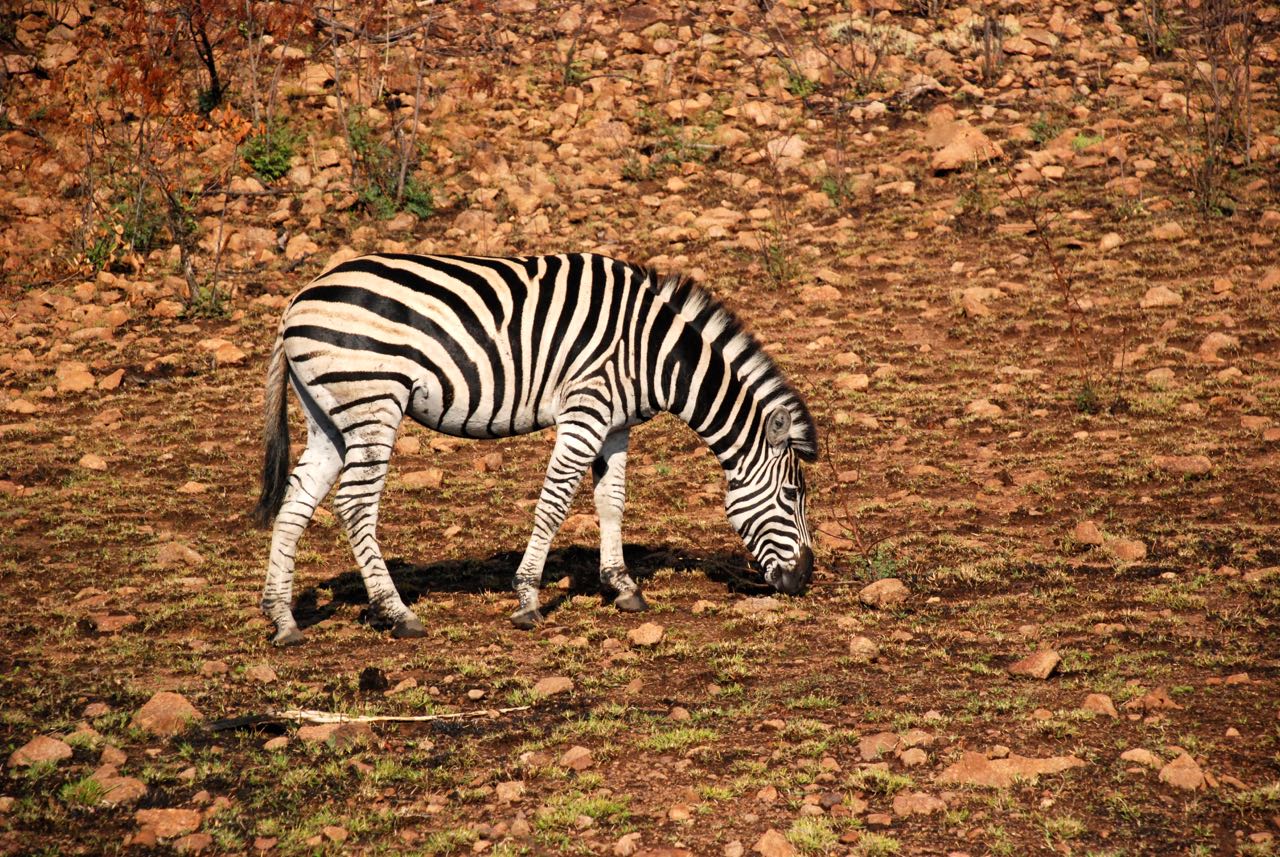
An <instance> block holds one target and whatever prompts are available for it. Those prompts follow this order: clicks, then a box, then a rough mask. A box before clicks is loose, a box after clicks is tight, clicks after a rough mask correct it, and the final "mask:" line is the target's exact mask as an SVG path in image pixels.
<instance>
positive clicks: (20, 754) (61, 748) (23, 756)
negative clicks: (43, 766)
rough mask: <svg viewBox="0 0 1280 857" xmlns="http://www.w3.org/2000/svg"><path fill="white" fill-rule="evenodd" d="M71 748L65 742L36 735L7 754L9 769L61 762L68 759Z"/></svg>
mask: <svg viewBox="0 0 1280 857" xmlns="http://www.w3.org/2000/svg"><path fill="white" fill-rule="evenodd" d="M71 755H72V750H71V746H70V745H69V744H67V743H66V742H65V741H61V740H59V739H57V738H50V737H49V736H48V735H37V736H36V737H34V738H32V739H31V740H30V741H28V742H27V743H25V744H23V745H22V746H21V747H19V748H18V749H16V750H14V751H13V752H12V753H10V754H9V767H11V768H26V767H30V766H31V765H36V764H39V763H41V762H54V763H57V762H61V761H63V760H64V759H70V758H71Z"/></svg>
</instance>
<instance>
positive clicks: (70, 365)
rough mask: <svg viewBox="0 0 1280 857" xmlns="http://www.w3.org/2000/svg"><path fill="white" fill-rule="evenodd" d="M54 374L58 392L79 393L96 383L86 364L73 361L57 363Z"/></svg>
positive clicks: (91, 387)
mask: <svg viewBox="0 0 1280 857" xmlns="http://www.w3.org/2000/svg"><path fill="white" fill-rule="evenodd" d="M54 374H55V377H56V379H57V381H58V392H59V393H81V392H83V391H85V390H90V389H93V385H94V384H96V383H97V382H96V381H95V380H94V377H93V373H91V372H90V371H89V367H88V366H86V365H84V364H83V363H77V362H74V361H68V362H66V363H61V364H59V365H58V370H57V372H56V373H54Z"/></svg>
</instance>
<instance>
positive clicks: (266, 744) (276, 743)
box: [262, 735, 289, 753]
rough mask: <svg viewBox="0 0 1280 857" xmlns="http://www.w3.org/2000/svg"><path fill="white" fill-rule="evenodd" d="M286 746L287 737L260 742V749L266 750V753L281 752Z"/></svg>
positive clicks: (287, 743)
mask: <svg viewBox="0 0 1280 857" xmlns="http://www.w3.org/2000/svg"><path fill="white" fill-rule="evenodd" d="M288 746H289V736H288V735H277V736H276V737H274V738H268V739H267V740H266V741H263V742H262V749H264V750H266V751H267V752H268V753H274V752H275V751H276V750H283V749H284V748H285V747H288Z"/></svg>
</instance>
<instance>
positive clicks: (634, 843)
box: [613, 831, 640, 857]
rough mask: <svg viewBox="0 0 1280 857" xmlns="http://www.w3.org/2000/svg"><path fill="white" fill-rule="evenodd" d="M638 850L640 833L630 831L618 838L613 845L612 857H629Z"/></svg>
mask: <svg viewBox="0 0 1280 857" xmlns="http://www.w3.org/2000/svg"><path fill="white" fill-rule="evenodd" d="M638 850H640V832H639V831H632V832H631V833H624V834H623V835H622V836H619V837H618V841H617V842H614V843H613V854H614V857H631V855H633V854H635V853H636V852H637V851H638Z"/></svg>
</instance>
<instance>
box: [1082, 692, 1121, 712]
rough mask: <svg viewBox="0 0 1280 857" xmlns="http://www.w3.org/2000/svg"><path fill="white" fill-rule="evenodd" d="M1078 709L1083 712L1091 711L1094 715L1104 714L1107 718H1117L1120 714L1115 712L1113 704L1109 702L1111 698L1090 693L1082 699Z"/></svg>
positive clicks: (1102, 694)
mask: <svg viewBox="0 0 1280 857" xmlns="http://www.w3.org/2000/svg"><path fill="white" fill-rule="evenodd" d="M1080 707H1081V708H1082V709H1084V710H1085V711H1092V712H1094V713H1095V714H1104V715H1106V716H1107V717H1119V716H1120V713H1119V712H1117V711H1116V706H1115V703H1114V702H1112V701H1111V697H1109V696H1107V695H1106V694H1105V693H1091V694H1089V695H1088V696H1086V697H1085V698H1084V702H1083V703H1081V704H1080Z"/></svg>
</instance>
